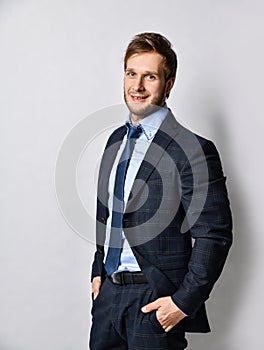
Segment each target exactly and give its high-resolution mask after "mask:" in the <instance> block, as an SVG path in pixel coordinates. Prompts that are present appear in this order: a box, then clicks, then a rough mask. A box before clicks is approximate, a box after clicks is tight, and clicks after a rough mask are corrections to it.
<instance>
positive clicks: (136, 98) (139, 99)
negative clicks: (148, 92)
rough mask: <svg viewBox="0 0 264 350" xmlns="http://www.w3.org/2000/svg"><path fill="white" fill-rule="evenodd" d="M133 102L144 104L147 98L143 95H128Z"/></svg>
mask: <svg viewBox="0 0 264 350" xmlns="http://www.w3.org/2000/svg"><path fill="white" fill-rule="evenodd" d="M130 97H131V99H132V101H133V102H145V101H146V99H147V98H148V96H144V95H142V96H141V95H130Z"/></svg>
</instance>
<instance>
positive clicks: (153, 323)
mask: <svg viewBox="0 0 264 350" xmlns="http://www.w3.org/2000/svg"><path fill="white" fill-rule="evenodd" d="M155 299H156V298H155V296H154V293H153V292H152V290H151V289H150V286H149V284H148V283H144V284H127V285H118V284H114V283H113V282H112V281H111V279H109V278H107V279H106V280H105V281H104V282H103V284H102V286H101V289H100V293H99V295H98V296H97V298H96V299H95V300H94V301H93V306H92V328H91V334H90V349H91V350H112V349H116V350H143V349H146V350H183V349H185V348H186V347H187V340H186V339H185V332H184V331H182V330H179V329H178V328H177V325H176V326H175V327H174V328H173V329H172V330H171V331H170V332H167V333H166V332H165V331H164V329H163V328H162V326H161V325H160V323H159V322H158V320H157V318H156V311H152V312H151V313H149V314H144V313H143V312H142V311H141V308H142V306H144V305H146V304H148V303H150V302H152V301H154V300H155Z"/></svg>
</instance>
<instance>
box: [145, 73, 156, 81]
mask: <svg viewBox="0 0 264 350" xmlns="http://www.w3.org/2000/svg"><path fill="white" fill-rule="evenodd" d="M146 79H147V80H154V79H155V76H154V75H151V74H149V75H147V76H146Z"/></svg>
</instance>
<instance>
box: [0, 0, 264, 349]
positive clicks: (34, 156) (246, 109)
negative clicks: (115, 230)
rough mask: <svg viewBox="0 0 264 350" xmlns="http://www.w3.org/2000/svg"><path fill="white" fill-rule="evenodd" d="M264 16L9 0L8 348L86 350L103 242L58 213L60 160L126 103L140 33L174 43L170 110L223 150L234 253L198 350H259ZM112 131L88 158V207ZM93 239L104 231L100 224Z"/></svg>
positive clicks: (172, 4)
mask: <svg viewBox="0 0 264 350" xmlns="http://www.w3.org/2000/svg"><path fill="white" fill-rule="evenodd" d="M263 10H264V5H263V2H262V1H254V0H253V1H252V0H229V1H226V0H222V1H212V0H200V1H195V0H192V1H178V0H176V1H175V0H173V1H172V0H168V1H164V2H160V1H157V0H156V1H153V0H145V1H143V2H142V1H138V0H134V1H133V2H125V1H121V0H112V1H102V0H97V1H96V2H91V1H88V0H38V1H36V0H1V1H0V47H1V52H0V77H1V78H0V116H1V128H0V157H1V161H0V174H1V181H0V198H1V208H0V219H1V234H0V283H1V287H0V349H1V350H35V349H38V350H44V349H45V350H46V349H49V350H73V349H74V350H75V349H78V350H85V349H87V341H88V333H89V327H90V322H91V319H90V307H91V300H90V293H91V290H90V265H91V261H92V254H93V251H94V246H93V245H92V244H91V243H89V242H87V241H86V240H84V239H82V238H80V237H79V236H78V235H77V234H76V233H74V232H73V230H72V229H71V228H70V227H69V226H68V225H67V223H66V222H65V220H64V217H63V215H62V214H61V212H60V209H59V208H58V205H57V199H56V193H55V186H54V171H55V164H56V158H57V154H58V152H59V149H60V146H61V144H62V142H63V140H64V139H65V137H66V135H67V134H68V133H69V131H70V130H71V129H72V127H73V126H74V125H75V124H76V123H78V122H79V121H80V120H82V119H83V118H85V117H87V116H89V115H90V114H91V113H92V112H94V111H96V110H98V109H100V108H103V107H106V106H109V105H113V104H120V103H122V102H123V93H122V57H123V53H124V50H125V48H126V45H127V43H128V41H129V40H130V39H131V38H132V36H133V35H134V34H136V33H138V32H141V31H158V32H161V33H163V34H164V35H165V36H167V37H168V38H169V39H170V40H171V41H172V43H173V44H174V47H175V49H176V51H177V53H178V56H179V71H178V78H177V82H176V86H175V88H174V90H173V92H172V94H171V97H170V99H169V101H168V104H169V106H170V107H171V108H172V110H173V111H174V112H175V114H177V115H178V116H179V119H180V120H181V121H184V122H185V124H186V125H188V126H189V127H190V128H191V129H192V130H194V131H196V132H197V133H200V134H202V135H203V136H205V137H207V138H210V139H212V140H214V142H215V143H216V145H217V147H218V149H219V151H220V153H221V156H222V160H223V166H224V170H225V173H226V175H227V177H228V189H229V194H230V199H231V204H232V209H233V214H234V232H235V244H234V246H233V248H232V252H231V254H230V256H229V259H228V262H227V265H226V267H225V271H224V273H223V275H222V278H221V280H220V281H219V282H218V283H217V286H216V288H215V290H214V291H213V293H212V296H211V298H210V300H209V301H208V311H209V316H210V320H211V326H212V329H213V332H212V333H211V334H207V335H189V336H188V339H189V344H190V349H192V350H193V349H194V350H223V349H225V350H234V349H240V350H248V349H259V348H260V346H261V344H262V343H263V341H261V340H262V337H263V335H262V312H263V297H262V291H263V287H264V282H263V277H262V276H263V270H262V268H263V266H262V265H263V251H262V250H263V243H264V235H263V233H262V231H263V229H262V218H263V180H262V179H263V156H262V150H263V113H262V109H263V108H262V104H263V102H262V101H263V96H262V95H263V60H264V50H263V39H264V38H263V37H264V23H263ZM93 123H96V120H94V119H93V118H91V125H93ZM108 131H109V130H106V132H105V133H104V134H103V135H101V136H100V137H99V138H98V140H99V141H100V142H99V143H98V145H97V146H93V147H94V149H93V151H92V152H91V156H89V157H87V156H86V157H83V160H85V162H84V161H82V162H81V163H80V175H79V178H80V189H81V193H82V195H83V198H84V202H85V203H86V204H87V203H89V204H87V205H88V206H90V207H89V211H91V212H92V211H94V202H95V193H94V190H93V185H94V181H95V180H94V178H95V177H96V176H95V174H96V166H97V165H98V159H99V158H100V155H101V153H102V148H103V142H104V140H105V139H106V137H107V132H108ZM90 150H91V148H90ZM85 164H86V166H85ZM87 167H88V169H89V170H90V171H89V172H88V173H87ZM84 174H87V178H88V177H89V178H92V179H93V180H92V181H90V180H89V181H90V185H89V186H90V187H91V188H92V190H91V192H90V190H89V186H88V185H87V187H85V186H86V185H85V176H84ZM66 175H67V174H66ZM66 175H65V176H66ZM87 230H90V231H91V236H93V230H94V227H93V225H91V227H87Z"/></svg>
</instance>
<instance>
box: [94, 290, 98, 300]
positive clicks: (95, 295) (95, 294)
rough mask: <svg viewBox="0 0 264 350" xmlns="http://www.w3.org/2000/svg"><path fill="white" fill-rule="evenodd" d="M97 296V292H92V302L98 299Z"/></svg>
mask: <svg viewBox="0 0 264 350" xmlns="http://www.w3.org/2000/svg"><path fill="white" fill-rule="evenodd" d="M98 294H99V292H94V293H93V300H94V301H95V299H96V298H97V297H98Z"/></svg>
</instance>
